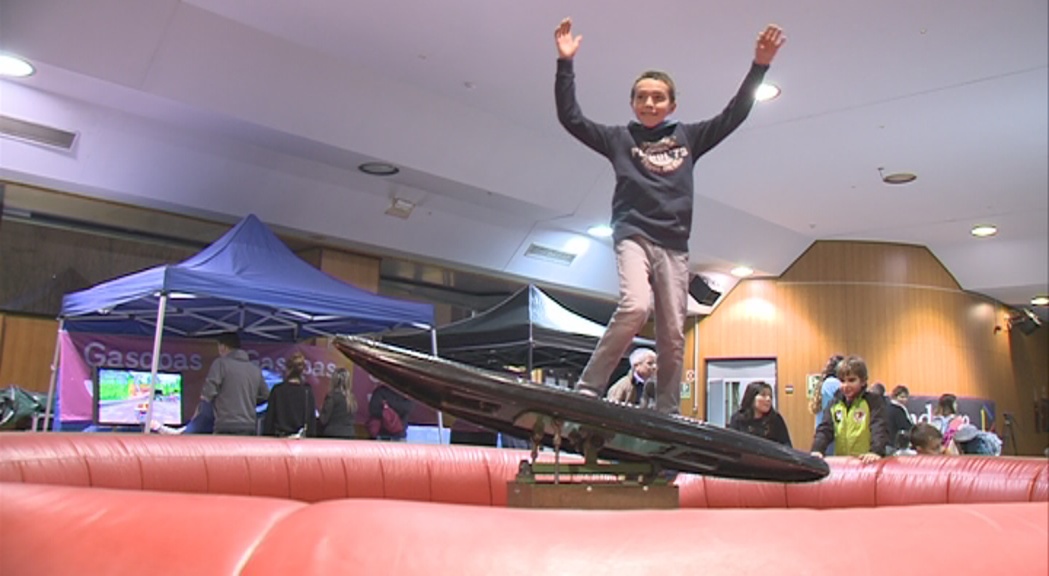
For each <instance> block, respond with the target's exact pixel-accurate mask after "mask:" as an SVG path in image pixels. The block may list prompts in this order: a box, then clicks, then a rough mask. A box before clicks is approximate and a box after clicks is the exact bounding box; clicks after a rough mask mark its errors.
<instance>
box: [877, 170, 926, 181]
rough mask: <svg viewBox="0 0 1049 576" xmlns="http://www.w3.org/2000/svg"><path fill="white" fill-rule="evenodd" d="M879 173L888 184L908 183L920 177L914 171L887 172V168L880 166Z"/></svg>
mask: <svg viewBox="0 0 1049 576" xmlns="http://www.w3.org/2000/svg"><path fill="white" fill-rule="evenodd" d="M878 174H879V175H880V176H881V181H882V182H884V183H886V184H907V183H909V182H914V181H915V180H917V179H918V175H917V174H914V173H913V172H892V173H891V174H886V173H885V169H884V168H881V167H879V168H878Z"/></svg>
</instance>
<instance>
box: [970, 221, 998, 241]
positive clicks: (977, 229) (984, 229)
mask: <svg viewBox="0 0 1049 576" xmlns="http://www.w3.org/2000/svg"><path fill="white" fill-rule="evenodd" d="M969 233H970V234H972V235H973V236H976V237H977V238H987V237H988V236H994V235H995V234H997V233H998V227H997V226H992V225H991V224H977V225H976V226H973V229H972V230H970V231H969Z"/></svg>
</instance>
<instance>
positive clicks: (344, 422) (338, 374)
mask: <svg viewBox="0 0 1049 576" xmlns="http://www.w3.org/2000/svg"><path fill="white" fill-rule="evenodd" d="M356 421H357V399H356V398H355V397H354V396H353V379H352V378H350V371H349V370H347V369H345V368H339V369H337V370H335V372H334V373H333V374H332V375H331V390H329V391H328V395H327V396H325V397H324V404H323V405H322V406H321V416H320V435H321V436H323V437H325V438H356V437H357V430H356V428H355V426H354V424H355V422H356Z"/></svg>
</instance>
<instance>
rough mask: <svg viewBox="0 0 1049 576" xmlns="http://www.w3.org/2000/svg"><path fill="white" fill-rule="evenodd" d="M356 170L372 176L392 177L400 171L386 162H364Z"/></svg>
mask: <svg viewBox="0 0 1049 576" xmlns="http://www.w3.org/2000/svg"><path fill="white" fill-rule="evenodd" d="M357 169H358V170H360V171H361V172H364V173H365V174H371V175H372V176H393V175H394V174H396V173H398V172H400V171H401V169H400V168H398V167H396V166H394V165H393V164H387V163H386V162H365V163H364V164H361V165H360V166H358V167H357Z"/></svg>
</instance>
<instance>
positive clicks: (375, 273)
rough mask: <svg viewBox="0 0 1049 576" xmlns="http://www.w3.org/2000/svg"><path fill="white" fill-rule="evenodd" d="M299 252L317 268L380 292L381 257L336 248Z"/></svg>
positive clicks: (374, 291) (366, 288)
mask: <svg viewBox="0 0 1049 576" xmlns="http://www.w3.org/2000/svg"><path fill="white" fill-rule="evenodd" d="M297 254H298V256H299V257H300V258H302V259H303V260H305V261H307V262H309V263H310V264H313V266H315V267H316V268H320V269H321V270H323V271H325V272H327V273H328V274H331V275H332V276H334V277H336V278H338V279H339V280H342V281H343V282H349V283H350V284H353V285H354V286H356V287H358V288H360V289H362V290H367V291H368V292H371V293H373V294H378V292H379V265H380V263H381V260H380V259H379V258H375V257H373V256H365V255H362V254H354V253H352V252H344V251H342V250H336V249H334V248H311V249H309V250H303V251H300V252H298V253H297Z"/></svg>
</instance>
